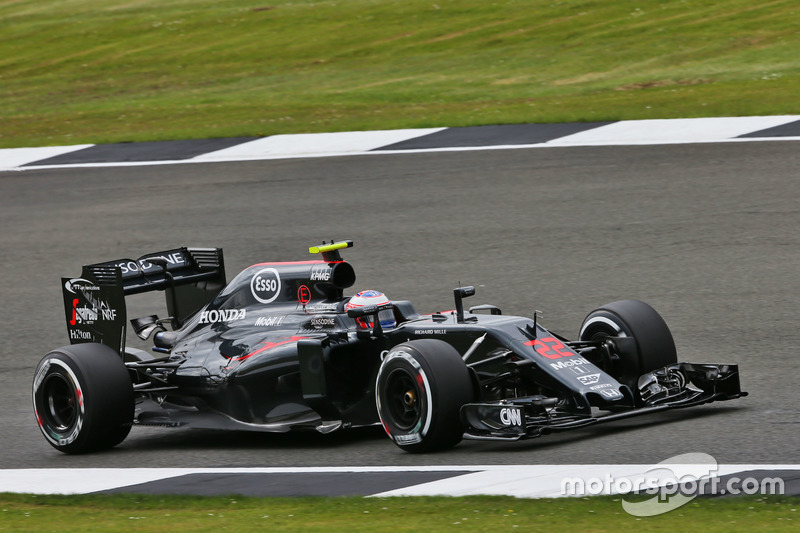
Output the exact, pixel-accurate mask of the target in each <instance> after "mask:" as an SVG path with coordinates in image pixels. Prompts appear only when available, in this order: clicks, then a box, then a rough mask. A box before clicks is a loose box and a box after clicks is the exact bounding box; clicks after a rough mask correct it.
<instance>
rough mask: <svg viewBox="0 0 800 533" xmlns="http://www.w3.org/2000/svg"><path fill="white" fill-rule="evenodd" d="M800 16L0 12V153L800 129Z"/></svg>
mask: <svg viewBox="0 0 800 533" xmlns="http://www.w3.org/2000/svg"><path fill="white" fill-rule="evenodd" d="M798 20H800V4H798V2H797V1H796V0H765V1H764V2H753V1H752V0H629V1H628V0H615V1H614V0H574V1H572V0H563V1H559V0H546V1H541V0H516V1H514V0H512V1H499V2H497V1H487V0H424V1H421V0H402V1H394V0H384V1H377V0H335V1H320V2H315V1H302V0H297V1H290V2H287V1H281V0H272V1H271V0H103V1H99V0H36V1H35V2H31V1H30V0H0V147H14V146H36V145H61V144H75V143H84V142H121V141H142V140H166V139H179V138H209V137H229V136H259V135H271V134H277V133H297V132H321V131H348V130H369V129H383V128H387V129H391V128H407V127H430V126H466V125H479V124H504V123H526V122H566V121H595V120H617V119H643V118H670V117H697V116H739V115H774V114H800V101H798V98H797V95H798V94H800V53H798V50H800V31H799V30H798V25H797V21H798Z"/></svg>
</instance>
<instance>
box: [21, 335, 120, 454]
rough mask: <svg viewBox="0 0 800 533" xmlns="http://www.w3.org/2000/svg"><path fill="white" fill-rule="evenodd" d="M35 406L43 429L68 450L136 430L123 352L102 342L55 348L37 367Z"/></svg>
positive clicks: (112, 442) (95, 447)
mask: <svg viewBox="0 0 800 533" xmlns="http://www.w3.org/2000/svg"><path fill="white" fill-rule="evenodd" d="M33 410H34V414H35V415H36V420H37V422H38V423H39V428H40V429H41V430H42V434H43V435H44V436H45V439H47V442H49V443H50V444H51V445H52V446H53V447H54V448H55V449H57V450H58V451H61V452H64V453H86V452H92V451H99V450H103V449H107V448H111V447H113V446H116V445H117V444H119V443H120V442H122V441H123V440H124V439H125V437H127V436H128V433H129V432H130V430H131V424H132V422H133V413H134V395H133V386H132V385H131V379H130V376H129V374H128V370H127V368H126V367H125V364H124V363H123V362H122V359H121V358H120V356H119V354H117V353H116V352H115V351H114V350H112V349H111V348H109V347H107V346H104V345H102V344H94V343H87V344H76V345H73V346H66V347H63V348H59V349H58V350H54V351H52V352H50V353H49V354H47V355H46V356H44V358H42V360H41V361H40V362H39V365H38V366H37V367H36V374H35V378H34V381H33Z"/></svg>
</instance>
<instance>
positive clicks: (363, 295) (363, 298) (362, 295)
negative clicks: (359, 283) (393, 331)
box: [344, 290, 397, 329]
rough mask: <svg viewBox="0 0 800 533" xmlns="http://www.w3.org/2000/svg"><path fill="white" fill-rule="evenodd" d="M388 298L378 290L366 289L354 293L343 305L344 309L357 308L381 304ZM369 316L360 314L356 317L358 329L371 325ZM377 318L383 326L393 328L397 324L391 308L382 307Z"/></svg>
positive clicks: (367, 327)
mask: <svg viewBox="0 0 800 533" xmlns="http://www.w3.org/2000/svg"><path fill="white" fill-rule="evenodd" d="M389 301H390V300H389V298H387V297H386V295H385V294H383V293H382V292H380V291H375V290H368V291H361V292H359V293H356V294H355V295H354V296H352V297H351V298H350V301H349V302H347V305H345V306H344V308H345V311H347V310H349V309H357V308H359V307H364V306H365V305H381V304H385V303H388V302H389ZM371 318H372V317H371V316H360V317H358V318H356V323H357V324H358V329H369V328H371V327H372V322H369V320H370V319H371ZM378 320H379V321H380V323H381V327H383V328H393V327H395V326H396V325H397V321H396V320H395V319H394V311H392V310H391V309H384V310H383V311H379V312H378Z"/></svg>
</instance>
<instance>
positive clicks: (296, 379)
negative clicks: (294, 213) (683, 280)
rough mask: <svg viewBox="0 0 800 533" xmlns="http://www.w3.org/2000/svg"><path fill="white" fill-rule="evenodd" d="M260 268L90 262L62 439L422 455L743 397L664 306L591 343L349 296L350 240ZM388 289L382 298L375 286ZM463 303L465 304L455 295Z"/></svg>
mask: <svg viewBox="0 0 800 533" xmlns="http://www.w3.org/2000/svg"><path fill="white" fill-rule="evenodd" d="M350 246H352V242H351V241H344V242H335V243H334V242H331V243H330V244H323V245H320V246H315V247H312V248H310V252H311V253H312V254H321V257H318V258H317V259H316V260H312V261H298V262H289V263H286V262H280V263H262V264H257V265H253V266H251V267H248V268H246V269H245V270H243V271H242V272H241V273H239V274H238V275H237V276H235V277H234V278H233V280H232V281H231V282H230V283H226V278H225V269H224V263H223V256H222V250H221V249H214V248H210V249H209V248H180V249H175V250H169V251H165V252H158V253H154V254H148V255H145V256H143V257H142V258H140V259H136V260H129V259H122V260H117V261H110V262H106V263H100V264H93V265H88V266H85V267H84V268H83V272H82V274H81V276H80V277H77V278H64V279H62V286H63V294H64V305H65V311H66V321H67V331H68V334H69V339H70V341H71V343H72V344H71V345H70V346H66V347H63V348H59V349H57V350H54V351H52V352H50V353H49V354H47V355H46V356H45V357H44V358H43V359H42V360H41V362H40V363H39V365H38V367H37V369H36V374H35V377H34V381H33V407H34V411H35V414H36V419H37V421H38V423H39V427H40V428H41V430H42V433H43V434H44V436H45V438H46V439H47V441H48V442H49V443H50V444H51V445H52V446H53V447H55V448H56V449H57V450H59V451H62V452H66V453H82V452H88V451H95V450H101V449H105V448H110V447H112V446H115V445H117V444H119V443H120V442H122V440H123V439H125V437H126V436H127V435H128V433H129V432H130V430H131V427H132V426H133V425H155V426H167V427H180V426H188V427H196V428H215V429H230V430H249V431H266V432H285V431H289V430H300V429H310V430H316V431H319V432H322V433H328V432H331V431H334V430H338V429H340V428H348V427H358V426H365V425H373V424H378V423H380V424H382V425H383V428H384V429H385V430H386V433H387V434H388V435H389V437H390V438H391V439H392V441H394V443H395V444H397V445H398V446H399V447H400V448H402V449H404V450H407V451H409V452H426V451H434V450H442V449H446V448H449V447H452V446H454V445H456V444H457V443H458V442H460V441H461V440H462V438H474V439H493V440H518V439H526V438H531V437H538V436H540V435H544V434H547V433H550V432H554V431H564V430H568V429H573V428H580V427H585V426H589V425H591V424H597V423H600V422H606V421H611V420H618V419H620V418H624V417H629V416H635V415H643V414H647V413H653V412H656V411H661V410H665V409H673V408H679V407H690V406H696V405H700V404H704V403H708V402H713V401H720V400H730V399H733V398H739V397H741V396H745V395H746V394H747V393H746V392H742V391H741V389H740V386H739V373H738V368H737V367H736V365H726V364H694V363H679V362H678V361H677V357H676V351H675V344H674V342H673V339H672V335H671V334H670V331H669V329H668V328H667V325H666V324H665V323H664V320H663V319H662V318H661V316H659V314H658V313H657V312H656V311H654V310H653V308H652V307H650V306H649V305H647V304H645V303H643V302H640V301H637V300H622V301H617V302H613V303H610V304H608V305H604V306H602V307H600V308H598V309H596V310H594V311H592V312H591V313H589V315H588V316H587V317H586V319H585V320H584V322H583V324H582V325H581V327H580V334H579V336H578V338H577V339H575V340H568V339H566V338H565V337H562V336H560V335H558V334H556V333H553V332H552V331H549V330H548V329H546V328H545V327H544V326H543V325H542V324H540V323H539V317H538V316H537V314H535V313H534V315H533V317H532V318H529V317H521V316H509V315H504V314H502V312H501V311H500V309H499V308H497V307H495V306H493V305H478V306H474V307H470V308H469V309H468V310H465V309H464V305H463V303H462V302H463V300H464V298H466V297H468V296H472V295H473V294H474V293H475V290H474V289H473V288H472V287H459V288H457V289H455V290H454V303H453V304H452V309H451V310H448V311H440V312H435V313H432V314H420V313H418V312H417V311H416V310H415V309H414V307H413V306H412V304H411V303H410V302H408V301H398V300H394V301H388V300H386V299H385V298H383V297H382V296H383V295H381V294H380V293H377V292H376V291H366V292H363V293H358V294H357V295H356V297H348V296H345V294H344V290H345V289H347V288H349V287H352V286H353V284H354V283H355V280H356V276H355V272H354V270H353V268H352V266H350V264H349V263H347V262H345V261H344V260H342V257H341V255H340V251H341V250H342V249H344V248H348V247H350ZM147 291H163V292H164V293H165V296H166V307H167V312H168V314H169V317H167V318H158V317H157V316H155V315H152V316H145V317H141V318H135V319H133V320H131V321H130V322H131V325H132V329H133V331H134V332H135V333H136V334H137V335H138V336H139V337H140V338H141V339H143V340H147V339H149V338H151V337H152V339H153V340H152V344H153V346H152V351H153V352H155V354H152V353H150V352H147V351H145V350H142V349H138V348H133V347H126V344H125V334H126V329H127V317H126V305H125V299H126V297H127V296H129V295H133V294H137V293H142V292H147ZM370 298H374V299H370ZM448 307H450V305H448Z"/></svg>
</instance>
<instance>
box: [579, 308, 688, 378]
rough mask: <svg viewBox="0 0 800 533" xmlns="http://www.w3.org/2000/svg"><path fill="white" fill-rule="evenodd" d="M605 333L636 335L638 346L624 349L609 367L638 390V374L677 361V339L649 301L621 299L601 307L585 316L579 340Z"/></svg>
mask: <svg viewBox="0 0 800 533" xmlns="http://www.w3.org/2000/svg"><path fill="white" fill-rule="evenodd" d="M604 337H630V338H633V339H635V341H636V342H635V350H633V351H625V352H623V353H621V354H620V355H621V357H620V360H619V361H617V362H616V363H614V364H613V366H612V367H611V368H608V369H606V371H607V372H608V373H609V374H610V375H611V376H613V377H614V378H615V379H617V381H619V382H620V383H624V384H625V385H628V386H629V387H630V388H631V390H637V386H636V385H637V382H638V379H639V376H641V375H642V374H645V373H647V372H650V371H652V370H656V369H658V368H663V367H665V366H667V365H671V364H674V363H677V362H678V355H677V351H676V349H675V341H674V340H673V338H672V333H671V332H670V330H669V327H668V326H667V324H666V322H664V319H663V318H662V317H661V315H659V314H658V312H657V311H656V310H655V309H653V308H652V307H651V306H650V305H648V304H646V303H644V302H641V301H639V300H620V301H617V302H612V303H609V304H606V305H604V306H602V307H599V308H597V309H595V310H594V311H592V312H591V313H589V315H588V316H587V317H586V318H585V319H584V321H583V324H582V325H581V330H580V340H582V341H589V340H598V339H602V338H604Z"/></svg>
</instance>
